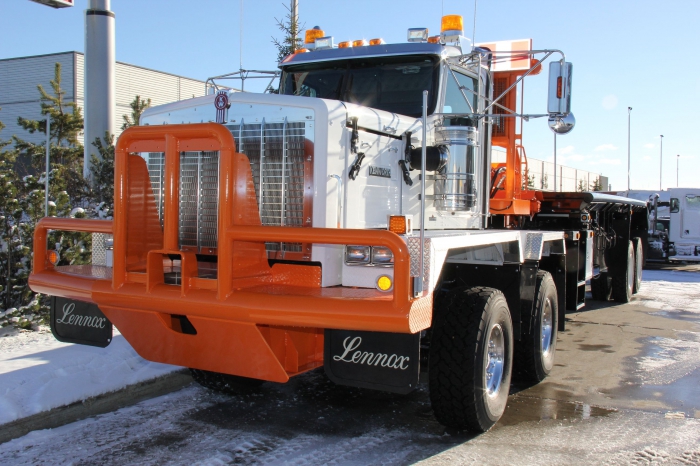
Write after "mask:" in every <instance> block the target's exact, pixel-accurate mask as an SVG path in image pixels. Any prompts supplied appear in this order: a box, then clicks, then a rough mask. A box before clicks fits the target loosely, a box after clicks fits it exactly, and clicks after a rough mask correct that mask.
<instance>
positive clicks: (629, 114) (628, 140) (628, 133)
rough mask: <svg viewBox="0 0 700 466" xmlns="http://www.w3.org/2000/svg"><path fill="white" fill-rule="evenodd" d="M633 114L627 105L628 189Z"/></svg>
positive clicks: (628, 187) (628, 185) (628, 182)
mask: <svg viewBox="0 0 700 466" xmlns="http://www.w3.org/2000/svg"><path fill="white" fill-rule="evenodd" d="M631 115H632V107H627V191H629V190H630V167H631V163H630V162H631V158H630V121H631V120H630V118H631Z"/></svg>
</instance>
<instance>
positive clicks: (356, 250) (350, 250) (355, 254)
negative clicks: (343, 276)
mask: <svg viewBox="0 0 700 466" xmlns="http://www.w3.org/2000/svg"><path fill="white" fill-rule="evenodd" d="M370 257H371V248H370V247H369V246H345V263H346V264H348V265H363V264H369V261H370Z"/></svg>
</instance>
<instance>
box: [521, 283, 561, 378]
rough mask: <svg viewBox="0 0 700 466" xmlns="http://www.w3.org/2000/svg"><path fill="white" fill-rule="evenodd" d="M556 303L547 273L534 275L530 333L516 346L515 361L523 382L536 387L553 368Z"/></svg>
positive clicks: (557, 306)
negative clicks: (535, 281)
mask: <svg viewBox="0 0 700 466" xmlns="http://www.w3.org/2000/svg"><path fill="white" fill-rule="evenodd" d="M558 313H559V303H558V301H557V288H556V285H555V284H554V280H553V279H552V275H551V274H550V273H549V272H545V271H544V270H540V271H539V272H537V283H536V284H535V302H534V303H533V318H532V323H533V329H532V331H531V332H529V333H528V334H527V335H524V336H523V339H522V340H521V341H520V342H519V343H518V345H517V346H518V348H517V351H516V357H517V359H518V365H517V366H516V370H517V371H519V372H520V374H521V375H522V377H523V380H524V381H526V382H529V383H539V382H541V381H542V380H544V379H545V377H547V375H549V373H550V372H551V371H552V368H553V367H554V353H555V352H556V349H557V325H558V320H557V318H558V315H559V314H558Z"/></svg>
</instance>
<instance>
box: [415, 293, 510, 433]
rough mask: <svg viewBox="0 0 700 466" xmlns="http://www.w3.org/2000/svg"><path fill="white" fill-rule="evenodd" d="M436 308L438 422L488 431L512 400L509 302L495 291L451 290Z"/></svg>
mask: <svg viewBox="0 0 700 466" xmlns="http://www.w3.org/2000/svg"><path fill="white" fill-rule="evenodd" d="M441 302H442V303H444V307H443V308H441V309H439V310H436V313H435V321H434V324H433V331H432V339H431V348H430V358H429V361H428V372H429V374H428V380H429V386H430V402H431V404H432V407H433V411H434V413H435V417H436V418H437V420H438V421H439V422H440V423H441V424H443V425H445V426H448V427H454V428H457V429H467V430H471V431H477V432H486V431H487V430H489V429H490V428H491V427H493V425H494V424H495V423H496V422H497V421H498V420H499V419H500V417H501V415H502V414H503V411H504V410H505V408H506V402H507V401H508V391H509V389H510V378H511V370H512V360H513V325H512V322H511V317H510V312H509V310H508V304H507V303H506V299H505V297H504V296H503V293H501V292H500V291H498V290H495V289H493V288H484V287H474V288H466V289H465V288H459V289H456V290H452V291H449V292H447V294H446V295H445V296H444V299H443V300H441Z"/></svg>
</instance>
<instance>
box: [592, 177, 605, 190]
mask: <svg viewBox="0 0 700 466" xmlns="http://www.w3.org/2000/svg"><path fill="white" fill-rule="evenodd" d="M602 190H603V187H602V186H601V184H600V177H598V178H596V179H595V180H593V183H591V191H602Z"/></svg>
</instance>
